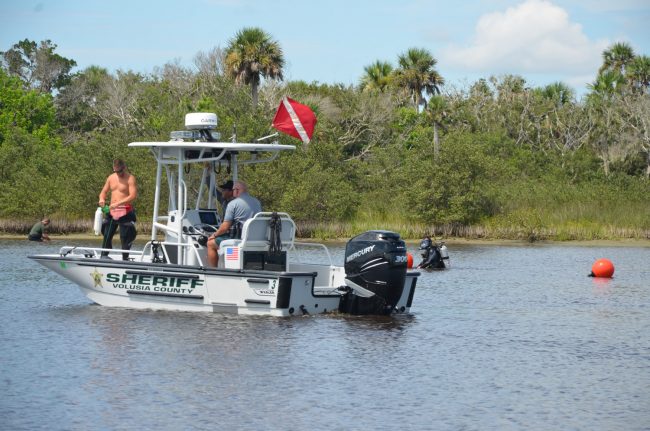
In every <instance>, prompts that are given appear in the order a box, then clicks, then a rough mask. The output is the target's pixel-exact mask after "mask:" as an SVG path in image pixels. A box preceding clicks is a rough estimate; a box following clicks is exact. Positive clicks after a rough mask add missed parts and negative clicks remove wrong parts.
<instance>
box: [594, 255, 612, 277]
mask: <svg viewBox="0 0 650 431" xmlns="http://www.w3.org/2000/svg"><path fill="white" fill-rule="evenodd" d="M613 275H614V264H613V263H612V261H611V260H609V259H598V260H597V261H596V262H594V264H593V266H592V267H591V274H589V276H590V277H603V278H612V276H613Z"/></svg>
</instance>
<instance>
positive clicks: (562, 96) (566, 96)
mask: <svg viewBox="0 0 650 431" xmlns="http://www.w3.org/2000/svg"><path fill="white" fill-rule="evenodd" d="M542 95H543V96H544V97H545V98H546V99H549V100H552V101H553V102H555V104H556V105H557V106H562V105H566V104H567V103H570V102H571V101H573V99H574V98H575V93H574V91H573V89H571V87H569V86H568V85H566V84H565V83H564V82H559V81H558V82H553V83H551V84H548V85H547V86H546V87H544V89H543V90H542Z"/></svg>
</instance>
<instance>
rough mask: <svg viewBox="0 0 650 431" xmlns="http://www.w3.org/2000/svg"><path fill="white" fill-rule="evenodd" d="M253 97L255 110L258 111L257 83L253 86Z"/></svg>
mask: <svg viewBox="0 0 650 431" xmlns="http://www.w3.org/2000/svg"><path fill="white" fill-rule="evenodd" d="M251 95H252V96H253V108H254V109H257V83H256V82H255V81H253V83H252V84H251Z"/></svg>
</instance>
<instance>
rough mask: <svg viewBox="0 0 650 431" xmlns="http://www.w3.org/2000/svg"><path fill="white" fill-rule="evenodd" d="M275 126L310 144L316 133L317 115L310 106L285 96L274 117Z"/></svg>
mask: <svg viewBox="0 0 650 431" xmlns="http://www.w3.org/2000/svg"><path fill="white" fill-rule="evenodd" d="M273 127H275V128H276V129H278V130H279V131H281V132H282V133H286V134H287V135H291V136H294V137H296V138H298V139H302V142H304V143H305V144H308V143H309V141H310V140H311V137H312V136H313V135H314V127H316V115H314V112H313V111H312V110H311V109H310V108H309V106H307V105H302V104H300V103H298V102H296V101H295V100H293V99H289V98H288V97H284V98H283V99H282V101H281V102H280V106H278V112H276V113H275V118H273Z"/></svg>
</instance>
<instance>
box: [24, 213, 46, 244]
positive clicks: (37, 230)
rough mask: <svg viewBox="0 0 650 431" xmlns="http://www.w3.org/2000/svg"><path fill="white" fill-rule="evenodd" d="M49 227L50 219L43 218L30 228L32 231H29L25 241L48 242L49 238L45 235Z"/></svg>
mask: <svg viewBox="0 0 650 431" xmlns="http://www.w3.org/2000/svg"><path fill="white" fill-rule="evenodd" d="M49 225H50V219H49V218H47V217H45V218H44V219H43V220H41V221H39V222H38V223H36V224H35V225H34V226H32V230H30V231H29V236H28V237H27V239H29V240H30V241H39V242H42V241H43V240H45V241H49V240H50V237H49V236H48V234H47V227H48V226H49Z"/></svg>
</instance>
